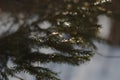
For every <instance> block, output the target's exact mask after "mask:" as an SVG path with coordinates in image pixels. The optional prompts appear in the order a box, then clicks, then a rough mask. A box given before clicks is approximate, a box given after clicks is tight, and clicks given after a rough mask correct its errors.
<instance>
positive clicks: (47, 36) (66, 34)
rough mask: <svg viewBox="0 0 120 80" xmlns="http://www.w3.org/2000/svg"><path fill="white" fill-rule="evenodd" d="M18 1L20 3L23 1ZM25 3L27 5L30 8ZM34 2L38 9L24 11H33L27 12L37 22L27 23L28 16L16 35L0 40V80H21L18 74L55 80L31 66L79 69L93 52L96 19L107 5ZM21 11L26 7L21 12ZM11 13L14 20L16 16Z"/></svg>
mask: <svg viewBox="0 0 120 80" xmlns="http://www.w3.org/2000/svg"><path fill="white" fill-rule="evenodd" d="M1 1H2V0H1ZM5 1H7V0H5ZM8 1H9V0H8ZM11 1H13V2H14V3H15V2H16V3H21V2H19V1H18V2H17V1H16V0H11ZM21 1H22V3H24V1H27V0H21ZM29 1H32V0H29ZM29 1H27V4H28V5H29V6H30V4H29ZM35 1H38V3H37V4H39V5H37V4H36V3H35V4H36V6H35V5H34V6H35V7H34V8H33V7H29V6H28V8H30V9H31V8H33V9H31V10H33V13H34V14H35V15H37V16H38V19H37V20H36V21H34V22H32V23H28V22H27V21H28V18H29V17H31V16H33V15H34V14H33V13H32V14H30V15H29V16H27V18H26V19H24V20H23V21H24V23H23V24H22V25H20V26H19V29H18V30H17V31H16V32H14V33H11V34H6V35H3V36H1V37H0V80H9V79H8V76H12V77H15V78H18V79H20V80H23V79H22V78H20V77H18V76H16V73H19V72H25V73H30V74H31V75H34V76H35V77H36V80H59V78H58V77H57V73H55V72H53V71H51V70H49V69H48V68H45V67H42V66H35V65H34V63H36V62H38V63H40V64H46V63H50V62H53V63H60V64H62V63H67V64H70V65H79V64H81V63H84V62H85V61H89V60H90V58H91V57H92V56H93V55H94V50H96V47H95V45H94V43H93V40H99V39H100V38H99V37H98V33H99V28H100V25H98V24H97V16H98V15H100V14H109V13H110V11H108V10H106V9H105V8H104V6H105V5H108V4H110V3H109V2H107V1H106V2H102V0H45V1H46V2H45V1H43V3H42V1H41V0H35ZM8 3H10V4H11V3H12V2H10V1H9V2H8ZM21 6H22V4H21ZM24 7H25V6H24ZM24 7H23V8H19V9H24ZM28 8H27V9H28ZM8 9H9V8H8ZM4 10H5V9H4V8H3V11H4ZM25 10H26V7H25V9H24V10H23V12H24V11H25ZM7 11H8V10H7ZM9 11H10V10H9ZM11 11H12V10H11ZM16 11H17V8H16ZM12 12H13V15H15V16H14V17H16V14H17V12H15V11H12ZM20 12H22V10H21V11H20ZM26 12H27V10H26ZM28 12H30V11H29V9H28ZM31 12H32V11H31ZM14 13H15V14H14ZM28 14H29V13H28ZM13 15H12V16H13ZM17 21H19V18H17V17H16V20H15V21H14V23H17ZM45 22H47V24H50V25H49V27H42V26H41V24H44V23H45ZM11 27H12V26H11ZM40 48H51V49H52V50H54V52H53V53H50V54H49V53H48V54H46V52H40V50H39V49H40ZM32 49H34V51H33V50H32ZM9 60H11V61H12V63H13V64H14V66H13V67H8V65H7V63H8V61H9Z"/></svg>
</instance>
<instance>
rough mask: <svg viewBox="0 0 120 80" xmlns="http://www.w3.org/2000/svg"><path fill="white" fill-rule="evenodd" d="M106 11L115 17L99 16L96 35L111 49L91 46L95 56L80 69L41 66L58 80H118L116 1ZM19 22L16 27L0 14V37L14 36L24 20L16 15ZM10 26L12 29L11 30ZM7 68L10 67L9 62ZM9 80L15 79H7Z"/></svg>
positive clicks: (119, 45) (119, 7)
mask: <svg viewBox="0 0 120 80" xmlns="http://www.w3.org/2000/svg"><path fill="white" fill-rule="evenodd" d="M1 1H2V0H1ZM0 4H2V3H0ZM108 8H109V9H111V10H112V11H113V12H114V14H116V15H117V16H114V17H109V16H107V15H99V16H98V24H100V25H102V27H101V29H100V34H99V35H100V36H101V37H102V38H105V39H107V40H108V41H110V42H111V45H108V44H106V43H98V42H94V43H95V45H96V46H97V51H98V52H97V53H96V54H95V55H94V56H93V57H92V58H91V60H90V61H88V62H86V63H84V64H81V65H80V66H70V65H65V64H62V65H61V64H57V65H55V64H48V65H45V66H49V68H50V69H52V70H54V71H57V72H59V74H60V77H61V79H62V80H120V0H113V1H112V6H109V7H108ZM19 18H20V19H21V20H20V21H19V23H16V24H14V23H13V20H14V18H13V17H12V16H11V14H10V13H6V12H2V11H1V10H0V36H3V35H5V34H7V33H13V32H15V31H16V30H17V29H18V26H19V25H21V24H23V22H22V19H23V18H24V16H23V15H22V14H19ZM36 19H37V15H35V16H34V17H32V18H31V20H29V21H28V23H30V22H31V21H35V20H36ZM12 24H14V26H13V27H12V28H11V27H10V26H11V25H12ZM49 25H50V24H49V23H48V22H44V24H43V25H42V26H49ZM8 30H9V31H8ZM49 51H50V50H48V51H46V52H49ZM8 65H9V66H11V65H12V64H11V62H9V63H8ZM19 76H22V77H24V79H25V80H34V77H33V76H30V75H27V74H24V73H21V74H19ZM10 80H18V79H15V78H11V77H10Z"/></svg>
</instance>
